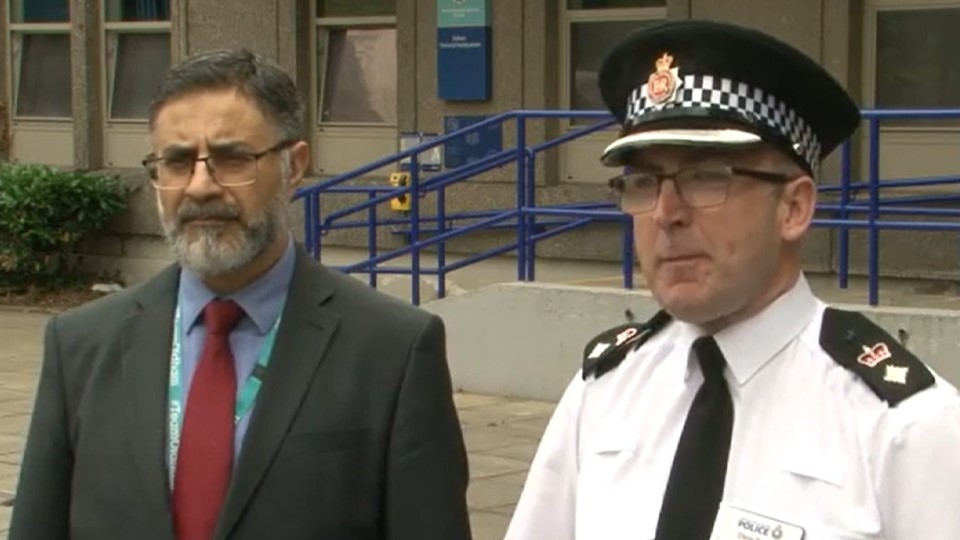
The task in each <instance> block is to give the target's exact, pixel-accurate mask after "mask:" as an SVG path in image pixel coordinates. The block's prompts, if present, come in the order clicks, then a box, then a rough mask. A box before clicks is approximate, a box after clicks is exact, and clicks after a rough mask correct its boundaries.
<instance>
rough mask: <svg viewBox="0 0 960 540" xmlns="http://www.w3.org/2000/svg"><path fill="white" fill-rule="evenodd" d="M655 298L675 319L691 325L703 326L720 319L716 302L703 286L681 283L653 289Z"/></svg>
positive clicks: (693, 283)
mask: <svg viewBox="0 0 960 540" xmlns="http://www.w3.org/2000/svg"><path fill="white" fill-rule="evenodd" d="M651 292H652V293H653V297H654V298H655V299H656V300H657V304H659V305H660V307H661V308H663V309H664V310H665V311H666V312H667V313H669V314H670V315H671V316H672V317H673V318H674V319H677V320H678V321H683V322H685V323H690V324H703V323H706V322H709V321H712V320H715V319H716V318H718V317H719V314H718V313H717V309H716V306H715V305H714V304H716V302H715V301H714V300H713V299H712V298H711V295H710V293H709V292H708V291H707V290H706V289H705V287H704V286H703V284H701V283H698V282H680V283H672V284H669V285H660V286H657V287H655V288H653V289H651Z"/></svg>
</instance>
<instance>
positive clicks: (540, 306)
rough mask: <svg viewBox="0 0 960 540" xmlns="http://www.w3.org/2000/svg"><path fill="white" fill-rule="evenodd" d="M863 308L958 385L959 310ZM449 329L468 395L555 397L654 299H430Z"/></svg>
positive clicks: (583, 293) (606, 295)
mask: <svg viewBox="0 0 960 540" xmlns="http://www.w3.org/2000/svg"><path fill="white" fill-rule="evenodd" d="M837 306H838V307H841V308H844V309H852V310H857V311H861V312H863V313H864V314H866V315H867V316H868V317H870V318H871V319H873V320H874V321H876V322H877V323H878V324H880V325H881V326H883V327H884V328H885V329H886V330H887V331H888V332H890V333H891V334H892V335H894V336H897V335H898V331H899V330H905V331H906V332H907V334H908V336H909V337H908V341H907V345H908V347H909V348H910V350H911V351H913V352H914V353H915V354H916V355H917V356H919V357H920V358H921V359H922V360H924V361H926V362H928V363H929V365H930V366H931V367H932V368H933V369H934V370H935V371H936V372H937V373H939V374H940V375H942V376H943V377H944V378H946V379H947V380H948V381H950V382H951V383H952V384H954V385H957V386H960V356H958V354H957V336H958V335H960V313H958V312H956V311H946V310H933V309H906V308H876V309H871V308H865V307H864V306H859V305H857V306H852V305H842V304H837ZM424 307H425V308H426V309H428V310H430V311H432V312H433V313H436V314H437V315H440V316H441V317H442V318H443V319H444V321H445V323H446V326H447V334H448V351H449V358H450V366H451V370H452V373H453V379H454V384H455V387H456V388H458V389H461V390H465V391H468V392H480V393H490V394H495V395H505V396H515V397H521V398H529V399H542V400H557V399H559V397H560V395H561V393H562V392H563V389H564V388H565V387H566V385H567V384H569V382H570V379H571V377H573V376H574V375H575V374H576V372H577V369H578V368H579V367H580V363H581V358H582V354H583V349H584V347H585V346H586V344H587V342H588V341H589V340H590V339H591V338H592V337H594V336H595V335H597V334H598V333H599V332H601V331H603V330H604V329H606V328H609V327H611V326H614V325H617V324H622V323H623V322H625V321H626V319H625V316H624V311H625V310H627V309H630V310H631V311H633V313H634V314H635V315H636V319H637V320H645V319H647V318H649V317H650V316H652V315H653V314H654V313H655V312H656V310H657V307H656V304H655V302H654V301H653V299H652V298H651V297H650V295H649V294H647V293H645V292H639V291H625V290H616V289H599V288H598V289H593V288H586V287H569V286H559V285H546V284H521V283H515V284H502V285H494V286H490V287H486V288H483V289H478V290H474V291H470V292H467V293H465V294H462V295H459V296H454V297H449V298H444V299H442V300H436V301H434V302H430V303H428V304H426V305H425V306H424Z"/></svg>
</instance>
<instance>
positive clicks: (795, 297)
mask: <svg viewBox="0 0 960 540" xmlns="http://www.w3.org/2000/svg"><path fill="white" fill-rule="evenodd" d="M816 309H817V298H816V297H815V296H814V295H813V291H811V290H810V285H809V283H807V280H806V278H804V276H803V274H801V275H800V277H799V278H798V279H797V282H796V283H795V284H794V286H793V287H792V288H791V289H790V290H789V291H787V292H786V293H784V294H783V295H781V296H780V297H779V298H777V299H776V300H774V301H773V302H772V303H771V304H770V305H769V306H767V307H766V308H765V309H764V310H763V311H761V312H760V313H758V314H757V315H754V316H753V317H751V318H749V319H747V320H745V321H741V322H739V323H737V324H734V325H732V326H730V327H727V328H724V329H723V330H721V331H720V332H717V333H716V334H714V339H716V341H717V345H718V346H719V347H720V350H721V351H722V352H723V356H724V358H725V359H726V360H727V365H728V366H729V368H730V371H731V373H732V374H733V377H734V379H736V381H737V384H738V385H740V386H743V385H745V384H747V382H748V381H749V380H750V379H751V378H752V377H753V376H754V375H755V374H756V373H757V372H758V371H760V369H761V368H763V366H765V365H766V364H767V363H768V362H769V361H770V360H772V359H773V357H774V356H776V355H777V353H779V352H780V351H781V350H782V349H783V348H784V347H786V346H787V344H788V343H790V342H791V341H792V340H793V339H794V338H796V337H797V336H798V335H799V334H800V332H801V331H803V329H804V328H805V327H806V326H807V324H808V323H809V321H810V319H811V318H812V317H813V314H814V312H815V311H816ZM695 364H696V360H695V359H691V361H689V362H688V363H687V369H686V372H685V374H684V380H686V379H687V378H689V377H690V375H691V374H692V372H693V371H694V368H693V366H694V365H695Z"/></svg>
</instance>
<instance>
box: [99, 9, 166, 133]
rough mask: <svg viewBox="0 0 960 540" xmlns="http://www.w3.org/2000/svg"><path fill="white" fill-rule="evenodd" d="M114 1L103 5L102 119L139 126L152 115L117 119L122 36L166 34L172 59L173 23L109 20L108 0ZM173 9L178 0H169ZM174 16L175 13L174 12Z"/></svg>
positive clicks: (101, 24)
mask: <svg viewBox="0 0 960 540" xmlns="http://www.w3.org/2000/svg"><path fill="white" fill-rule="evenodd" d="M110 1H111V0H102V2H101V4H100V8H101V9H100V28H101V36H100V37H101V40H100V47H101V50H100V58H101V59H102V76H101V81H103V85H104V86H103V92H102V96H101V98H102V99H101V104H100V105H101V107H102V110H103V120H104V122H105V123H106V125H108V126H124V125H126V126H130V125H134V126H138V125H146V124H147V123H148V121H149V118H146V117H144V118H114V117H113V100H114V90H115V86H116V85H115V82H116V69H117V58H118V56H119V54H118V52H119V42H120V35H124V34H125V35H129V34H166V35H167V38H168V40H167V43H168V47H169V51H170V60H171V62H172V61H173V54H174V50H175V47H174V43H173V23H172V21H171V20H170V19H167V20H165V21H109V20H107V3H108V2H110ZM168 1H169V3H170V4H171V5H170V8H171V11H172V8H173V5H172V4H173V3H174V2H175V1H176V0H168ZM171 19H172V14H171Z"/></svg>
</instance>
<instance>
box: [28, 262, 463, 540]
mask: <svg viewBox="0 0 960 540" xmlns="http://www.w3.org/2000/svg"><path fill="white" fill-rule="evenodd" d="M178 276H179V269H178V268H177V267H176V266H173V267H170V268H168V269H166V270H164V271H163V272H162V273H160V274H158V275H157V276H156V277H155V278H153V279H151V280H150V281H148V282H146V283H144V284H142V285H140V286H137V287H134V288H131V289H129V290H126V291H123V292H118V293H114V294H112V295H110V296H108V297H106V298H104V299H101V300H98V301H96V302H93V303H91V304H88V305H85V306H82V307H80V308H77V309H74V310H72V311H68V312H66V313H63V314H61V315H59V316H56V317H53V318H52V319H51V320H50V321H49V323H48V325H47V328H46V337H45V350H44V356H43V366H42V368H41V373H40V382H39V389H38V393H37V398H36V404H35V409H34V413H33V418H32V420H31V424H30V428H29V434H28V438H27V445H26V449H25V451H24V456H23V465H22V470H21V476H20V482H19V486H18V490H17V496H16V502H15V504H14V508H13V516H12V521H11V524H10V537H9V538H10V540H68V539H69V540H173V538H174V531H173V525H172V523H173V520H172V517H171V506H170V497H169V488H168V482H167V469H166V462H165V457H164V456H165V452H166V426H167V422H166V407H167V380H168V370H169V357H170V341H171V332H172V327H173V310H174V305H175V302H176V295H177V286H178ZM273 355H274V356H273V359H272V361H271V363H270V368H269V369H268V371H267V374H266V376H265V380H264V385H263V388H262V389H261V392H260V395H259V398H258V402H257V405H256V408H255V409H254V412H253V417H252V418H251V422H250V427H249V431H248V432H247V434H246V438H245V442H244V446H243V448H242V450H241V454H240V457H239V461H238V463H237V470H236V472H235V474H234V476H233V481H232V485H231V487H230V491H229V494H228V496H227V501H226V503H225V505H224V510H223V513H222V515H221V519H220V523H219V526H218V531H217V533H216V535H215V538H217V539H219V540H225V539H230V540H286V539H290V540H300V539H303V540H308V539H309V540H326V539H330V540H333V539H336V540H340V539H385V540H432V539H436V540H460V539H467V538H470V527H469V518H468V513H467V504H466V489H467V482H468V474H467V459H466V451H465V449H464V444H463V438H462V433H461V429H460V424H459V421H458V418H457V413H456V409H455V408H454V404H453V396H452V388H451V381H450V374H449V371H448V366H447V359H446V352H445V334H444V327H443V324H442V322H441V321H440V319H439V318H437V317H436V316H433V315H430V314H428V313H426V312H424V311H421V310H419V309H417V308H415V307H413V306H411V305H408V304H405V303H402V302H400V301H398V300H394V299H392V298H390V297H388V296H386V295H384V294H382V293H379V292H376V291H374V290H373V289H371V288H369V287H368V286H367V285H365V284H363V283H361V282H360V281H359V280H356V279H354V278H352V277H348V276H345V275H343V274H340V273H337V272H334V271H332V270H329V269H326V268H324V267H322V266H320V265H318V264H316V263H314V262H313V261H312V260H311V259H310V258H309V257H308V256H307V255H306V254H305V253H304V252H303V251H302V250H300V249H298V253H297V263H296V269H295V271H294V275H293V281H292V284H291V289H290V293H289V298H288V300H287V304H286V307H285V308H284V314H283V322H282V324H281V328H280V330H279V334H278V336H277V343H276V346H275V348H274V353H273Z"/></svg>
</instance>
